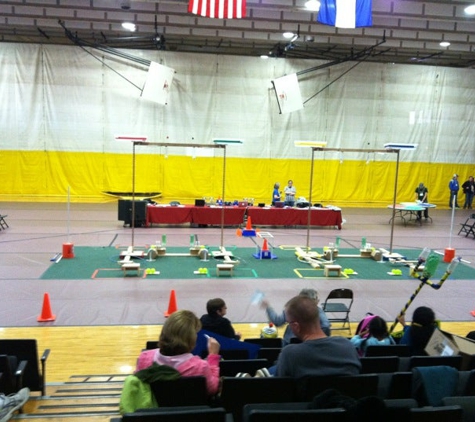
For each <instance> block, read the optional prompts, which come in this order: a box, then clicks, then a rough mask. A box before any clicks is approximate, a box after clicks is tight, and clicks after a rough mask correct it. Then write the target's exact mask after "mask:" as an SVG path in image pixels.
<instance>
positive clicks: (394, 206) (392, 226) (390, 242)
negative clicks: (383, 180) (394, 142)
mask: <svg viewBox="0 0 475 422" xmlns="http://www.w3.org/2000/svg"><path fill="white" fill-rule="evenodd" d="M399 151H400V150H399V149H398V150H397V157H396V178H395V180H394V195H393V217H392V219H391V237H390V241H389V253H393V235H394V220H395V217H396V197H397V180H398V177H399Z"/></svg>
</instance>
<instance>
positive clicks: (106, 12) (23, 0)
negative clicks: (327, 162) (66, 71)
mask: <svg viewBox="0 0 475 422" xmlns="http://www.w3.org/2000/svg"><path fill="white" fill-rule="evenodd" d="M304 3H305V0H247V13H246V18H244V19H233V20H229V19H228V20H221V19H208V18H203V17H198V16H195V15H192V14H189V13H188V12H187V5H188V1H187V0H155V1H153V0H143V1H134V0H129V1H128V0H36V1H33V0H13V1H1V2H0V51H1V43H2V42H20V43H39V44H63V45H73V44H74V43H81V44H82V45H98V44H100V45H101V46H105V47H111V48H120V49H123V48H131V49H161V50H166V51H180V52H193V53H211V54H231V55H243V56H255V57H259V56H261V55H263V54H264V55H270V56H272V57H280V58H284V59H285V58H304V59H305V58H308V59H321V60H327V61H329V62H339V61H346V60H366V61H370V62H383V63H405V64H418V65H430V66H450V67H460V68H472V69H473V68H475V15H472V16H468V15H466V14H465V13H464V8H465V7H466V6H468V5H470V4H474V3H475V0H470V1H469V0H459V1H451V0H430V1H424V0H373V7H372V9H373V26H372V27H370V28H356V29H339V28H338V29H336V28H333V27H330V26H325V25H322V24H320V23H317V22H316V21H315V12H310V11H308V10H307V9H306V8H305V5H304ZM127 7H130V8H129V9H127ZM124 21H131V22H133V23H135V24H136V26H137V30H136V31H135V32H127V31H125V30H124V29H123V28H122V26H121V24H122V22H124ZM284 31H291V32H294V33H296V34H297V35H298V39H297V40H295V41H294V42H293V43H290V41H289V40H286V39H284V38H283V36H282V34H283V32H284ZM442 40H444V41H449V42H450V46H449V47H441V46H440V45H439V42H440V41H442Z"/></svg>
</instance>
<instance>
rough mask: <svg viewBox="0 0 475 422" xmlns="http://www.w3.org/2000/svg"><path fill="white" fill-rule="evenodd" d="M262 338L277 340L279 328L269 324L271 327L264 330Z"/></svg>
mask: <svg viewBox="0 0 475 422" xmlns="http://www.w3.org/2000/svg"><path fill="white" fill-rule="evenodd" d="M261 337H262V338H277V328H275V326H274V324H272V322H269V325H268V326H267V327H264V328H263V329H262V331H261Z"/></svg>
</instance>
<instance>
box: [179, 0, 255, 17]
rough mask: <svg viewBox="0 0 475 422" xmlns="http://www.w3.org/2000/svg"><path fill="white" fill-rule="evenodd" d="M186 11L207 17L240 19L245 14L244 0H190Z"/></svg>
mask: <svg viewBox="0 0 475 422" xmlns="http://www.w3.org/2000/svg"><path fill="white" fill-rule="evenodd" d="M188 12H189V13H193V14H194V15H201V16H205V17H207V18H218V19H241V18H243V17H245V16H246V0H190V2H189V3H188Z"/></svg>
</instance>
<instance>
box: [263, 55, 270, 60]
mask: <svg viewBox="0 0 475 422" xmlns="http://www.w3.org/2000/svg"><path fill="white" fill-rule="evenodd" d="M268 58H269V56H268V55H267V54H261V59H263V60H265V59H268Z"/></svg>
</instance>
